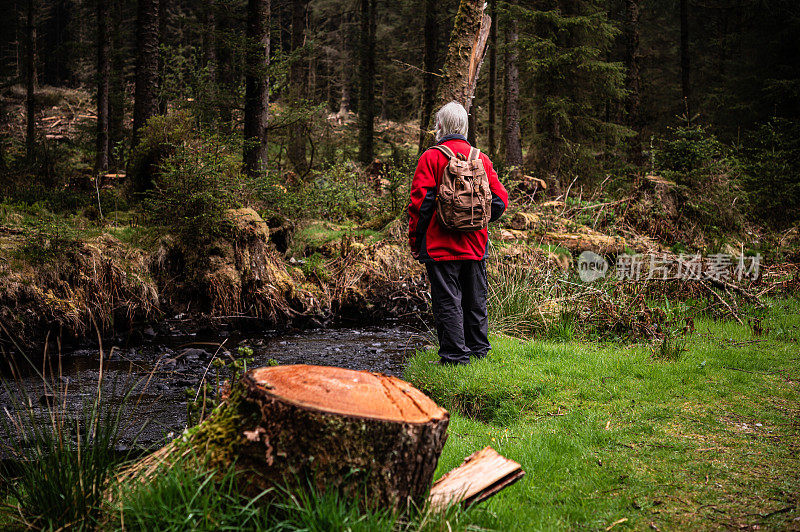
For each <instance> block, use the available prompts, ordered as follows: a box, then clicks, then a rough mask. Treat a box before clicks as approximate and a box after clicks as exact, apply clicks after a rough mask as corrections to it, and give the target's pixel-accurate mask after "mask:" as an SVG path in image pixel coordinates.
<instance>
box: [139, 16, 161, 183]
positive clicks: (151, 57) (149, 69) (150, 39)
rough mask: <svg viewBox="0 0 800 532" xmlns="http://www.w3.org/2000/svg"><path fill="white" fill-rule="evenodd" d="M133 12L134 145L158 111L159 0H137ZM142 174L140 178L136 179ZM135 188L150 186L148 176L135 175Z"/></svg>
mask: <svg viewBox="0 0 800 532" xmlns="http://www.w3.org/2000/svg"><path fill="white" fill-rule="evenodd" d="M138 2H139V4H138V12H137V15H136V80H135V85H134V103H133V146H134V147H135V146H136V145H137V144H138V142H139V131H140V130H141V129H142V126H144V125H145V123H146V122H147V120H148V119H149V118H150V117H151V116H153V115H155V114H156V113H157V112H158V100H157V88H158V6H159V0H138ZM139 178H141V179H142V180H139ZM134 179H137V182H136V183H134V188H135V190H136V191H142V190H144V189H146V188H148V187H149V186H150V183H149V179H150V176H134Z"/></svg>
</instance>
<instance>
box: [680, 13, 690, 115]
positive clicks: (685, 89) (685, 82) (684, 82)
mask: <svg viewBox="0 0 800 532" xmlns="http://www.w3.org/2000/svg"><path fill="white" fill-rule="evenodd" d="M680 11H681V14H680V18H681V96H682V97H683V107H684V111H685V112H686V122H687V124H690V123H691V121H692V115H691V112H692V108H691V105H690V103H691V96H692V95H691V84H690V82H689V69H690V60H689V0H680Z"/></svg>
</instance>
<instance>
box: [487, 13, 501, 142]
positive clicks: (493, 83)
mask: <svg viewBox="0 0 800 532" xmlns="http://www.w3.org/2000/svg"><path fill="white" fill-rule="evenodd" d="M489 16H491V17H492V21H494V23H493V24H492V27H491V29H490V30H489V123H488V125H487V129H488V132H489V155H491V156H494V155H495V153H496V152H497V145H496V141H495V136H494V128H495V124H496V122H497V109H496V104H497V97H496V95H495V91H496V90H497V23H498V22H499V21H498V20H497V0H491V3H490V4H489Z"/></svg>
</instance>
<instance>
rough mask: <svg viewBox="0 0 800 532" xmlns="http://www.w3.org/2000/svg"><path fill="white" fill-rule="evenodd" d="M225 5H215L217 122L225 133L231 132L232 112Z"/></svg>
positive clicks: (229, 55) (231, 76)
mask: <svg viewBox="0 0 800 532" xmlns="http://www.w3.org/2000/svg"><path fill="white" fill-rule="evenodd" d="M225 5H226V4H225V3H223V2H219V3H215V6H216V7H217V8H218V9H219V12H218V13H217V15H216V33H217V36H218V38H217V40H216V44H217V51H216V54H215V55H216V57H217V60H218V64H217V72H216V85H217V101H218V104H217V105H218V106H219V121H220V125H221V127H222V129H223V130H224V131H226V132H230V131H232V130H233V110H232V105H231V100H232V94H233V92H234V91H233V89H232V85H233V82H234V80H233V77H234V76H233V68H232V63H233V57H232V54H231V51H230V43H229V41H230V37H229V35H228V29H229V21H228V13H227V12H226V11H224V10H223V7H224V6H225Z"/></svg>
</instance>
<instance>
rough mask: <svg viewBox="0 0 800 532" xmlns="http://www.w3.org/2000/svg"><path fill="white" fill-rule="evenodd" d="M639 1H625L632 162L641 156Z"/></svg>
mask: <svg viewBox="0 0 800 532" xmlns="http://www.w3.org/2000/svg"><path fill="white" fill-rule="evenodd" d="M639 1H640V0H626V2H625V29H624V35H625V66H626V68H627V76H626V81H627V83H626V85H627V89H628V99H627V102H626V108H627V109H626V110H627V114H628V116H627V122H628V126H629V127H630V128H631V129H633V131H634V132H635V135H634V136H633V137H632V138H631V139H630V141H629V142H630V155H631V159H632V160H633V162H635V163H638V162H641V158H642V138H641V133H642V122H641V116H640V110H639V106H640V103H641V76H640V72H639V58H640V52H639Z"/></svg>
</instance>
